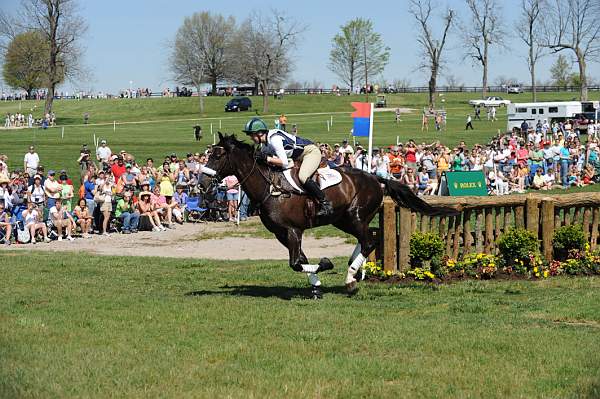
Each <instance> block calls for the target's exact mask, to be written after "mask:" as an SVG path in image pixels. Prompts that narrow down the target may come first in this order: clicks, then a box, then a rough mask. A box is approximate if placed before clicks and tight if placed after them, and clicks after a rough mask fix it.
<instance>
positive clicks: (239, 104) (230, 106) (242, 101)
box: [225, 97, 252, 112]
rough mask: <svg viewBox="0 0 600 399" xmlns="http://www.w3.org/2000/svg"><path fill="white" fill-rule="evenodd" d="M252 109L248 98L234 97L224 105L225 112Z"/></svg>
mask: <svg viewBox="0 0 600 399" xmlns="http://www.w3.org/2000/svg"><path fill="white" fill-rule="evenodd" d="M250 108H252V101H250V99H249V98H248V97H236V98H233V99H231V100H229V102H228V103H227V104H226V105H225V112H239V111H248V110H249V109H250Z"/></svg>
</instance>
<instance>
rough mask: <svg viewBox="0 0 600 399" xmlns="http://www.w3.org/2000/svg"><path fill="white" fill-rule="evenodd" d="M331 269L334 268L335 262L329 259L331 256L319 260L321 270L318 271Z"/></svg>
mask: <svg viewBox="0 0 600 399" xmlns="http://www.w3.org/2000/svg"><path fill="white" fill-rule="evenodd" d="M331 269H333V263H332V262H331V261H330V260H329V258H321V260H320V261H319V270H317V273H320V272H324V271H326V270H331Z"/></svg>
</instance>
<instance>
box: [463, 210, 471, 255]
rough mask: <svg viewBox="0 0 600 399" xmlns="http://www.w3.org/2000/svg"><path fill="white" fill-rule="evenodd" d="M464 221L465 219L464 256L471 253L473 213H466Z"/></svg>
mask: <svg viewBox="0 0 600 399" xmlns="http://www.w3.org/2000/svg"><path fill="white" fill-rule="evenodd" d="M464 215H465V216H464V219H463V254H468V253H469V252H471V241H472V237H471V211H470V210H468V209H467V210H465V211H464Z"/></svg>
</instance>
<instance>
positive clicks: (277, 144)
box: [267, 136, 288, 169]
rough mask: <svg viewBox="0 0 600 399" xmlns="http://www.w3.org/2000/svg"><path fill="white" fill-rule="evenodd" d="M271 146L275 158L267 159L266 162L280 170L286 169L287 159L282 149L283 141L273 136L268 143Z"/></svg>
mask: <svg viewBox="0 0 600 399" xmlns="http://www.w3.org/2000/svg"><path fill="white" fill-rule="evenodd" d="M270 144H271V146H272V147H273V149H274V150H275V154H276V155H277V157H267V162H268V163H270V164H273V165H277V166H280V167H282V168H284V169H285V168H287V167H288V158H287V154H286V153H285V149H284V148H283V139H282V138H281V137H279V136H273V137H272V138H271V141H270Z"/></svg>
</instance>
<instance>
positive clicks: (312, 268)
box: [280, 229, 333, 299]
mask: <svg viewBox="0 0 600 399" xmlns="http://www.w3.org/2000/svg"><path fill="white" fill-rule="evenodd" d="M280 241H281V240H280ZM287 247H288V250H289V254H290V267H291V268H292V269H293V270H294V271H297V272H303V273H306V275H307V276H308V282H309V283H310V285H311V296H312V298H313V299H320V298H322V297H323V292H322V290H321V280H320V279H319V276H318V275H317V273H319V272H322V271H324V270H330V269H333V264H332V263H331V261H330V260H329V259H327V258H323V259H321V260H320V261H319V263H318V264H316V265H313V264H309V263H308V259H307V257H306V256H305V255H304V253H303V252H302V230H299V229H289V230H288V234H287Z"/></svg>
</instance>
